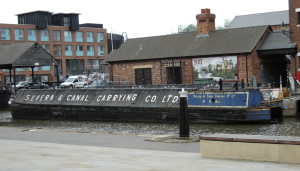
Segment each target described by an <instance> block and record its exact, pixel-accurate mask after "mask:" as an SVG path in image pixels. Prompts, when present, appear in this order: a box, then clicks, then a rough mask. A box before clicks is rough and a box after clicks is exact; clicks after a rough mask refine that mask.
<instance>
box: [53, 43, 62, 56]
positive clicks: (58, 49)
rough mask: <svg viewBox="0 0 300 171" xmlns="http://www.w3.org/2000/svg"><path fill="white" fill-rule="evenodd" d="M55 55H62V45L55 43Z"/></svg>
mask: <svg viewBox="0 0 300 171" xmlns="http://www.w3.org/2000/svg"><path fill="white" fill-rule="evenodd" d="M53 54H54V56H61V45H53Z"/></svg>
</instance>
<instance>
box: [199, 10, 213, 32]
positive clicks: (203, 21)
mask: <svg viewBox="0 0 300 171" xmlns="http://www.w3.org/2000/svg"><path fill="white" fill-rule="evenodd" d="M196 19H197V32H198V34H208V33H209V32H210V31H213V30H215V29H216V26H215V19H216V15H215V14H211V13H210V9H208V8H205V9H201V14H197V15H196Z"/></svg>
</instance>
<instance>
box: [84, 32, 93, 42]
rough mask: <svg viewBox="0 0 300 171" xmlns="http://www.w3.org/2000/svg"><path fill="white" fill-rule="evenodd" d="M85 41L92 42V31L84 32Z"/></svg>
mask: <svg viewBox="0 0 300 171" xmlns="http://www.w3.org/2000/svg"><path fill="white" fill-rule="evenodd" d="M86 42H94V33H93V32H86Z"/></svg>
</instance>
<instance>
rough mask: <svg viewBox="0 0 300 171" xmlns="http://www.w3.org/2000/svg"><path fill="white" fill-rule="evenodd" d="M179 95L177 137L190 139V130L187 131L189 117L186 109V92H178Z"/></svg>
mask: <svg viewBox="0 0 300 171" xmlns="http://www.w3.org/2000/svg"><path fill="white" fill-rule="evenodd" d="M179 94H180V121H179V122H180V130H179V134H180V135H179V137H190V129H189V116H188V108H187V91H184V88H183V89H182V91H180V92H179Z"/></svg>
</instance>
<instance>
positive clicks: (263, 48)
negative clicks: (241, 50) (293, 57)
mask: <svg viewBox="0 0 300 171" xmlns="http://www.w3.org/2000/svg"><path fill="white" fill-rule="evenodd" d="M296 47H297V43H295V42H290V37H289V35H287V34H286V33H283V32H269V33H268V35H267V36H266V38H265V39H264V40H263V41H262V43H261V45H260V46H259V47H258V48H257V51H258V52H259V53H260V54H263V53H264V54H272V53H279V52H278V51H281V52H283V53H295V52H296V51H297V50H296Z"/></svg>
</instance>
